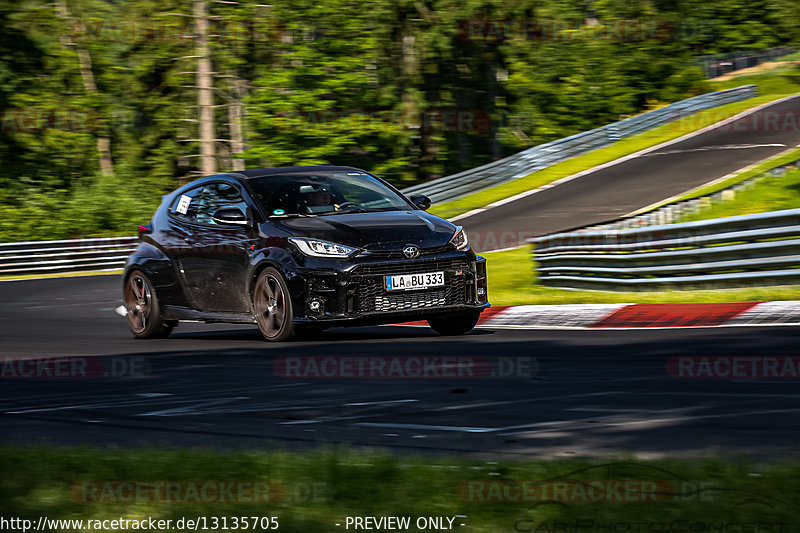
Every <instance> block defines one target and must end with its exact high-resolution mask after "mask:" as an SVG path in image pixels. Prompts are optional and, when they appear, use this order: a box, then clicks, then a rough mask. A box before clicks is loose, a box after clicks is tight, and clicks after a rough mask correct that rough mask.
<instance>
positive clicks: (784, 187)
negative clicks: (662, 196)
mask: <svg viewBox="0 0 800 533" xmlns="http://www.w3.org/2000/svg"><path fill="white" fill-rule="evenodd" d="M798 207H800V170H794V171H791V172H787V173H786V174H785V175H783V176H768V177H765V178H762V179H760V180H759V181H758V182H756V183H755V184H754V185H752V186H750V187H749V188H748V189H746V190H743V191H739V192H737V193H736V195H735V197H734V198H733V199H731V200H725V201H719V202H717V203H715V204H712V205H711V206H710V207H708V208H706V209H703V210H702V211H700V212H698V213H695V214H694V215H689V216H687V217H685V218H684V219H683V220H682V222H692V221H695V220H708V219H711V218H721V217H732V216H736V215H751V214H753V213H764V212H767V211H780V210H782V209H796V208H798Z"/></svg>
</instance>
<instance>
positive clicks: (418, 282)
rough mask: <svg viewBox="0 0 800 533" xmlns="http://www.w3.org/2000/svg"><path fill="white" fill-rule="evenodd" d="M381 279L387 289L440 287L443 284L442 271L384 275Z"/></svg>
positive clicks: (402, 289) (405, 289)
mask: <svg viewBox="0 0 800 533" xmlns="http://www.w3.org/2000/svg"><path fill="white" fill-rule="evenodd" d="M383 280H384V286H385V287H386V290H387V291H408V290H419V289H429V288H431V287H442V286H443V285H444V272H428V273H425V274H400V275H398V276H384V277H383Z"/></svg>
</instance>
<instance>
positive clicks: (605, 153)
mask: <svg viewBox="0 0 800 533" xmlns="http://www.w3.org/2000/svg"><path fill="white" fill-rule="evenodd" d="M781 69H783V70H780V71H770V72H767V73H764V74H759V75H753V76H742V77H738V78H736V79H732V80H727V81H716V82H709V85H710V89H711V90H712V91H719V90H723V89H730V88H733V87H740V86H742V85H750V84H752V85H756V86H758V91H759V96H757V97H755V98H750V99H748V100H744V101H742V102H735V103H733V104H728V105H725V106H721V107H717V108H714V109H709V110H706V111H702V112H700V113H697V114H695V115H691V116H689V117H684V118H683V119H681V120H679V121H675V122H671V123H669V124H665V125H663V126H660V127H658V128H655V129H653V130H650V131H646V132H644V133H641V134H639V135H635V136H633V137H629V138H627V139H623V140H621V141H619V142H617V143H614V144H612V145H610V146H607V147H605V148H601V149H599V150H595V151H593V152H590V153H588V154H584V155H581V156H578V157H574V158H572V159H569V160H567V161H563V162H561V163H558V164H556V165H553V166H551V167H548V168H546V169H542V170H540V171H538V172H534V173H532V174H528V175H527V176H525V177H523V178H519V179H516V180H514V181H510V182H508V183H503V184H500V185H497V186H495V187H490V188H488V189H484V190H482V191H478V192H476V193H474V194H471V195H468V196H465V197H464V198H459V199H457V200H453V201H450V202H444V203H441V204H436V205H434V206H433V207H432V208H431V212H433V213H434V214H437V215H439V216H442V217H445V218H450V217H454V216H456V215H460V214H463V213H466V212H468V211H472V210H473V209H479V208H481V207H485V206H487V205H489V204H491V203H494V202H497V201H499V200H503V199H505V198H509V197H511V196H514V195H516V194H520V193H523V192H526V191H529V190H533V189H536V188H538V187H541V186H543V185H547V184H548V183H552V182H554V181H556V180H559V179H561V178H565V177H568V176H571V175H573V174H577V173H578V172H582V171H584V170H588V169H590V168H593V167H595V166H598V165H602V164H605V163H609V162H611V161H614V160H615V159H619V158H620V157H624V156H626V155H630V154H632V153H635V152H638V151H639V150H643V149H645V148H649V147H651V146H656V145H658V144H661V143H663V142H667V141H670V140H673V139H676V138H678V137H681V136H683V135H686V134H688V133H691V132H694V131H697V130H700V129H702V128H704V127H706V126H710V125H711V124H714V123H716V122H719V121H722V120H725V119H726V118H730V117H732V116H733V115H736V114H737V113H741V112H743V111H745V110H747V109H750V108H752V107H756V106H759V105H762V104H765V103H768V102H771V101H773V100H777V99H779V98H782V97H784V96H788V95H791V94H796V93H798V92H800V68H797V67H790V66H786V67H781Z"/></svg>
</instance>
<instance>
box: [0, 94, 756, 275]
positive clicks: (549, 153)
mask: <svg viewBox="0 0 800 533" xmlns="http://www.w3.org/2000/svg"><path fill="white" fill-rule="evenodd" d="M753 95H755V86H752V85H747V86H743V87H737V88H735V89H729V90H727V91H720V92H718V93H710V94H706V95H701V96H697V97H695V98H690V99H688V100H684V101H682V102H676V103H675V104H672V105H670V106H667V107H664V108H661V109H657V110H655V111H650V112H648V113H645V114H643V115H640V116H637V117H633V118H630V119H626V120H623V121H621V122H617V123H614V124H610V125H608V126H604V127H602V128H598V129H596V130H592V131H588V132H585V133H580V134H577V135H573V136H572V137H567V138H565V139H560V140H558V141H553V142H550V143H546V144H543V145H540V146H536V147H533V148H530V149H528V150H525V151H523V152H520V153H518V154H516V155H514V156H511V157H509V158H506V159H502V160H499V161H495V162H493V163H490V164H488V165H484V166H482V167H478V168H476V169H472V170H468V171H465V172H462V173H459V174H454V175H453V176H449V177H445V178H440V179H439V180H435V181H432V182H428V183H425V184H422V185H419V186H416V187H411V188H409V189H405V190H404V191H403V192H405V193H406V194H414V193H422V194H428V195H429V196H430V197H431V199H432V200H434V201H442V200H443V199H452V198H455V197H457V196H460V195H464V194H469V193H470V192H474V191H476V190H479V189H482V188H485V187H489V186H491V185H496V184H497V183H502V182H503V181H508V180H511V179H514V178H515V177H521V176H525V175H527V174H529V173H530V172H533V171H534V170H538V169H541V168H545V167H547V166H549V165H552V164H554V163H557V162H558V161H562V160H564V159H567V158H569V157H572V156H574V155H578V154H580V153H585V152H588V151H591V150H593V149H595V148H600V147H602V146H605V145H607V144H610V143H611V142H614V141H615V140H618V139H620V138H622V137H625V136H628V135H632V134H634V133H638V132H640V131H644V130H646V129H649V128H652V127H655V126H657V125H660V124H663V123H666V122H669V121H671V120H674V119H676V118H678V117H680V116H682V115H684V114H688V113H691V112H694V111H698V110H701V109H707V108H710V107H714V106H718V105H722V104H725V103H729V102H734V101H738V100H742V99H745V98H749V97H751V96H753ZM137 240H138V238H137V237H109V238H95V239H73V240H57V241H34V242H15V243H0V276H24V275H36V274H47V273H66V272H88V271H102V270H118V269H121V268H122V267H124V265H125V261H126V260H127V257H128V255H129V254H131V253H132V252H133V251H134V250H135V249H136V243H137Z"/></svg>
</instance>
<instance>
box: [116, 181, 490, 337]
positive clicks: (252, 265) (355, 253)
mask: <svg viewBox="0 0 800 533" xmlns="http://www.w3.org/2000/svg"><path fill="white" fill-rule="evenodd" d="M428 207H430V200H429V199H428V198H427V197H426V196H422V195H419V196H412V197H411V198H406V197H405V196H403V194H402V193H400V192H399V191H398V190H397V189H395V188H394V187H392V186H391V185H390V184H388V183H387V182H385V181H383V180H382V179H380V178H378V177H376V176H374V175H372V174H370V173H368V172H365V171H363V170H359V169H356V168H350V167H333V166H320V167H284V168H271V169H253V170H245V171H242V172H231V173H227V174H217V175H214V176H208V177H205V178H201V179H198V180H196V181H194V182H192V183H189V184H187V185H185V186H183V187H181V188H180V189H178V190H176V191H175V192H173V193H171V194H168V195H166V196H164V198H163V201H162V203H161V206H160V207H159V208H158V209H157V210H156V213H155V214H154V216H153V220H152V222H151V223H150V224H148V225H145V226H139V237H140V243H139V246H138V247H137V249H136V251H135V252H134V253H133V254H132V255H131V256H130V258H129V259H128V263H127V266H126V268H125V276H124V285H123V294H124V300H125V308H126V309H127V319H128V323H129V325H130V328H131V330H132V331H133V334H134V336H136V337H140V338H147V337H156V336H165V335H168V334H169V333H170V332H171V331H172V328H173V327H175V326H176V325H177V323H178V321H179V320H201V321H205V322H233V323H255V324H258V327H259V328H260V330H261V333H262V334H263V335H264V337H265V338H266V339H267V340H270V341H282V340H286V339H289V338H291V337H292V336H293V335H294V334H295V333H297V332H302V331H306V332H309V331H318V330H321V329H324V328H327V327H331V326H351V325H352V326H355V325H366V324H381V323H392V322H398V321H412V320H427V321H428V323H429V324H430V325H431V327H432V328H433V329H434V330H436V331H437V332H438V333H440V334H442V335H458V334H463V333H466V332H468V331H470V330H471V329H472V328H473V327H474V326H475V324H476V323H477V321H478V317H479V316H480V313H481V311H482V310H483V309H485V308H487V307H489V303H488V301H487V294H486V260H485V259H484V258H482V257H479V256H476V255H475V253H474V252H473V251H472V250H471V249H470V247H469V243H468V242H467V237H466V233H465V232H464V231H463V230H462V228H460V227H458V226H454V225H453V224H451V223H450V222H447V221H446V220H444V219H441V218H439V217H437V216H434V215H431V214H429V213H426V212H425V210H426V209H427V208H428Z"/></svg>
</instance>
